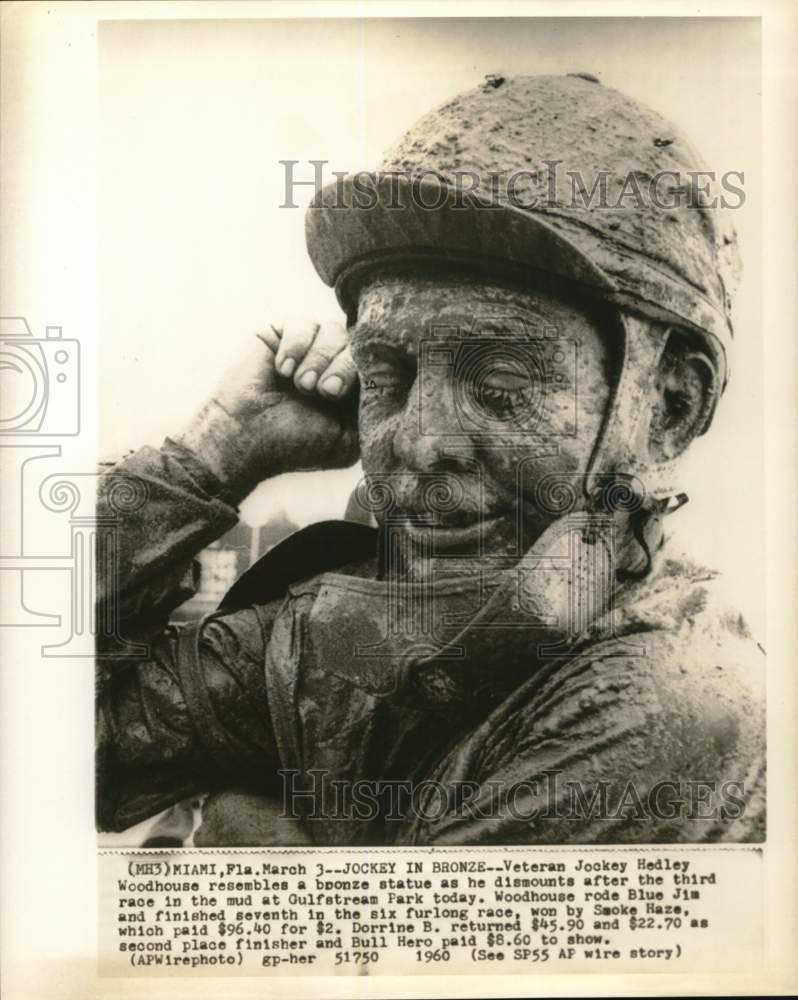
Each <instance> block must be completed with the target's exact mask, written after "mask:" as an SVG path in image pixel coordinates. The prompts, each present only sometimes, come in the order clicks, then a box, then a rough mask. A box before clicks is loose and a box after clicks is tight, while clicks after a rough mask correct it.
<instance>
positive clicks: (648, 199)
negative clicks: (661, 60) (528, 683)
mask: <svg viewBox="0 0 798 1000" xmlns="http://www.w3.org/2000/svg"><path fill="white" fill-rule="evenodd" d="M702 175H703V176H702ZM366 176H367V177H370V178H371V181H370V184H366V183H365V181H364V176H363V175H357V174H356V175H349V176H347V177H345V178H339V180H338V181H337V182H335V183H333V184H330V185H328V186H327V187H325V188H322V189H321V190H320V191H319V192H318V193H317V195H316V197H315V198H314V200H313V202H312V203H311V206H310V207H309V209H308V212H307V215H306V238H307V246H308V250H309V253H310V256H311V259H312V261H313V263H314V265H315V267H316V270H317V272H318V273H319V275H320V276H321V278H322V279H323V280H324V281H325V282H326V283H327V284H329V285H332V286H334V287H335V289H336V293H337V295H338V298H339V301H340V302H341V305H342V306H343V308H344V309H345V311H347V312H349V313H351V311H352V308H353V305H354V303H355V301H356V299H355V296H356V290H357V284H358V280H359V279H360V277H361V276H362V275H363V273H364V272H366V271H368V270H371V269H373V268H375V267H377V266H380V265H383V264H385V263H386V262H390V261H392V260H395V259H398V258H402V257H407V256H419V255H429V256H437V257H440V256H443V257H453V258H455V259H463V258H467V259H472V260H480V261H494V262H502V263H503V264H505V265H508V266H511V267H512V268H513V269H514V270H515V271H516V272H519V271H520V272H521V273H525V274H527V275H528V276H529V277H530V278H533V277H534V276H535V275H541V274H543V275H548V276H550V277H552V278H554V279H556V280H559V281H564V282H567V283H573V284H576V285H578V286H579V287H580V288H581V289H583V290H585V291H586V292H588V293H589V294H592V295H594V296H598V297H600V298H601V299H603V300H604V301H606V302H608V303H610V304H612V305H614V306H615V307H616V310H617V315H618V317H619V319H620V322H621V326H622V336H623V338H624V350H623V352H622V355H623V360H622V364H621V371H620V375H619V379H618V383H617V385H616V386H615V391H614V396H613V403H612V405H611V406H610V408H609V411H608V413H607V416H606V419H605V426H604V430H603V432H602V435H601V436H600V441H599V442H598V444H597V447H596V452H595V453H594V457H593V461H592V463H591V471H594V472H595V471H601V472H602V473H604V474H606V473H607V472H608V471H613V472H616V473H619V474H624V475H636V474H645V482H646V488H647V491H648V492H649V493H653V494H654V495H655V496H660V497H662V496H669V495H672V493H673V492H674V486H673V484H672V483H671V482H670V479H671V466H670V465H669V464H667V463H666V464H665V465H662V464H660V465H657V466H656V468H655V467H654V465H653V464H652V462H651V461H650V460H649V459H648V458H646V457H645V456H643V457H641V455H642V453H643V451H645V450H647V449H644V448H643V446H642V442H641V440H640V439H641V435H642V434H643V433H647V427H643V426H642V424H641V411H642V410H643V409H644V408H643V407H640V405H639V402H640V399H641V398H642V397H641V393H646V392H647V391H648V380H649V379H650V378H651V377H652V376H653V373H654V372H655V371H656V366H657V362H658V360H659V354H661V352H662V351H663V350H664V346H665V340H666V335H667V333H668V332H669V331H670V330H672V329H674V328H677V329H681V330H686V331H691V332H692V333H693V334H694V335H696V336H698V337H699V338H701V340H702V341H703V344H704V346H705V347H706V349H707V353H708V354H709V355H710V357H711V359H712V360H713V363H714V365H715V369H716V372H717V374H718V381H719V383H720V385H721V386H722V385H724V384H725V381H726V378H727V354H728V350H729V347H730V344H731V336H732V322H731V306H732V296H733V292H734V289H735V286H736V282H737V278H738V276H739V259H738V255H737V245H736V237H735V234H734V231H733V230H732V229H731V227H730V226H729V225H728V223H727V221H726V219H725V216H724V214H723V213H722V212H720V211H719V210H718V209H717V208H716V207H715V204H716V203H715V201H714V200H713V199H711V198H710V197H708V196H707V192H706V184H707V179H708V177H711V175H709V174H708V172H707V171H705V170H704V167H703V164H702V162H701V160H700V159H699V157H698V155H697V154H696V153H695V151H694V150H693V149H692V147H691V146H690V145H689V143H688V142H687V141H686V140H684V139H683V138H682V137H680V136H679V134H678V133H677V131H676V130H675V129H674V128H673V126H672V125H671V124H669V123H668V122H667V121H666V120H665V119H663V118H662V117H661V116H660V115H658V114H657V113H655V112H653V111H651V110H649V109H648V108H645V107H643V106H642V105H640V104H639V103H637V102H636V101H632V100H631V99H629V98H627V97H625V96H624V95H622V94H620V93H618V92H617V91H615V90H611V89H609V88H605V87H603V86H602V85H601V84H599V83H598V81H597V80H596V79H595V77H591V76H589V75H588V74H570V75H567V76H537V77H516V78H512V79H505V78H503V77H501V76H489V77H487V78H486V81H485V83H484V84H483V85H482V86H480V87H477V88H475V89H474V90H470V91H468V92H466V93H464V94H461V95H459V96H457V97H455V98H454V99H453V100H451V101H449V102H447V103H446V104H444V105H443V106H441V107H440V108H438V109H437V110H435V111H432V112H431V113H430V114H428V115H426V116H424V117H423V118H422V119H421V120H420V121H419V122H418V123H417V124H416V125H415V126H413V128H411V129H410V131H409V132H408V133H407V134H406V135H405V136H404V137H403V138H402V139H401V140H400V141H399V142H398V143H397V144H396V145H395V146H394V147H393V148H392V149H391V150H389V151H388V153H387V154H386V156H385V158H384V161H383V163H382V164H381V166H380V168H379V170H378V172H377V174H376V175H366ZM709 417H710V418H711V413H710V414H709ZM708 424H709V419H708V420H707V422H706V425H705V426H708Z"/></svg>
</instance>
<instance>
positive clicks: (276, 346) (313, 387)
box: [257, 321, 357, 399]
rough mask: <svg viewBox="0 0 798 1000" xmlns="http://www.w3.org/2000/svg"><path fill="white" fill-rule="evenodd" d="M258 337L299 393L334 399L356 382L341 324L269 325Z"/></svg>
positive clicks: (355, 373)
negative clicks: (271, 352) (317, 394)
mask: <svg viewBox="0 0 798 1000" xmlns="http://www.w3.org/2000/svg"><path fill="white" fill-rule="evenodd" d="M257 337H258V338H259V339H260V340H261V341H262V342H263V343H264V344H265V345H266V346H267V347H269V348H270V349H271V350H272V351H273V352H274V355H275V367H276V369H277V371H278V372H279V374H280V375H282V376H283V377H284V378H291V377H293V381H294V385H295V386H296V387H297V389H299V390H300V391H301V392H305V393H311V392H315V391H318V392H319V393H320V394H321V395H323V396H327V397H328V398H331V399H335V398H339V397H341V396H344V395H346V393H347V392H349V390H350V389H351V388H352V386H353V384H354V382H355V379H356V377H357V372H356V369H355V364H354V362H353V360H352V355H351V354H350V352H349V348H348V347H347V339H346V329H345V327H344V326H343V325H342V324H340V323H325V324H324V325H323V326H319V324H318V323H313V322H309V321H305V322H295V323H290V324H286V325H285V326H283V325H281V324H272V325H271V326H270V327H269V328H267V329H266V330H262V331H260V332H258V334H257Z"/></svg>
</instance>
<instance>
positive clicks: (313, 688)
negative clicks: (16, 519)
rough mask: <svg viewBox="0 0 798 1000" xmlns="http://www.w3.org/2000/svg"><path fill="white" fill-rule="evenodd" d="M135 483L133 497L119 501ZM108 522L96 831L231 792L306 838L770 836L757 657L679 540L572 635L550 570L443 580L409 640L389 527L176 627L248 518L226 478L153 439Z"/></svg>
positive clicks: (271, 557)
mask: <svg viewBox="0 0 798 1000" xmlns="http://www.w3.org/2000/svg"><path fill="white" fill-rule="evenodd" d="M128 482H135V484H136V488H137V489H138V490H139V491H140V492H141V491H143V493H142V495H143V496H145V497H146V501H145V502H142V503H138V504H135V503H127V504H121V505H120V504H119V503H118V502H116V501H115V500H114V496H115V495H116V496H118V495H119V489H118V487H119V486H120V484H125V483H128ZM122 492H123V494H124V492H125V491H124V488H123V490H122ZM99 513H100V515H101V517H105V518H106V519H107V521H106V523H108V524H113V525H114V536H113V537H114V542H113V544H112V546H111V547H112V549H113V550H114V553H115V554H114V557H113V558H108V559H104V560H103V561H102V563H101V565H99V566H98V586H99V593H100V613H101V615H104V616H105V619H106V620H107V621H111V620H115V621H116V622H117V626H116V628H115V629H107V630H106V631H108V632H114V631H115V632H116V637H115V638H108V637H107V636H106V637H105V638H103V639H101V640H100V641H99V646H98V653H99V654H100V656H101V659H100V660H99V663H100V667H99V670H98V674H99V676H98V722H97V738H98V794H97V806H98V822H99V825H100V827H101V828H103V829H111V830H121V829H124V828H126V827H128V826H130V825H132V824H134V823H136V822H138V821H140V820H142V819H144V818H146V817H147V816H150V815H153V814H154V813H156V812H158V811H159V810H161V809H164V808H165V807H167V806H168V805H170V804H172V803H174V802H176V801H178V800H180V799H182V798H185V797H187V796H189V795H194V794H198V793H203V792H210V793H214V792H219V791H223V790H225V789H233V788H235V789H241V790H244V791H245V792H246V793H247V795H249V796H250V797H251V796H259V797H262V800H263V801H264V802H266V801H267V800H270V801H271V802H275V801H280V802H281V803H282V804H283V805H282V806H281V808H285V805H284V804H285V803H288V808H289V811H292V812H293V813H294V814H295V815H298V816H299V817H300V821H301V825H302V828H303V829H304V831H305V832H306V835H307V837H308V838H309V840H310V841H312V842H315V843H319V844H348V843H352V844H356V843H396V844H400V843H410V844H478V843H489V842H492V843H503V844H511V843H622V842H637V843H646V842H648V843H650V842H656V841H660V842H678V841H702V840H720V839H722V840H736V841H740V840H746V841H751V840H761V839H763V836H764V718H763V706H764V695H763V668H764V656H763V653H762V651H761V647H758V644H757V643H756V642H755V641H754V640H753V638H752V637H751V635H750V632H749V629H748V627H747V625H746V623H745V621H744V620H743V618H742V617H741V616H740V615H739V614H736V613H734V612H732V611H730V610H729V609H728V608H727V607H726V606H725V605H724V604H723V602H722V600H721V598H720V597H719V593H718V591H719V581H718V579H717V576H716V574H714V573H713V572H711V571H708V570H706V569H704V568H702V567H699V566H696V565H694V564H693V563H691V562H690V561H688V560H687V559H685V558H683V557H682V556H680V555H678V554H677V553H675V552H674V551H672V546H671V543H670V542H666V543H664V544H662V545H661V546H660V547H659V550H658V551H657V552H656V554H655V556H654V559H653V564H652V566H651V569H650V571H649V572H648V573H647V574H646V575H645V577H644V578H643V579H641V580H637V581H634V580H630V581H627V582H625V583H622V584H620V585H616V584H613V589H612V595H611V597H612V613H611V615H608V614H607V608H606V603H602V604H601V607H596V608H594V609H593V611H592V612H591V614H589V615H588V616H587V618H586V620H585V621H584V623H583V624H584V627H583V628H581V629H580V630H578V633H577V634H572V633H573V630H571V633H569V635H568V636H564V635H562V634H561V633H560V632H558V625H557V621H556V620H555V619H556V615H554V616H552V615H547V614H546V611H547V608H546V594H547V587H549V585H550V583H551V580H552V579H554V577H556V576H558V574H560V573H561V570H562V566H560V565H559V564H558V563H557V561H556V559H552V558H550V553H549V555H548V556H547V558H546V559H542V558H538V559H537V562H535V558H533V559H532V562H531V563H530V565H533V566H534V568H535V570H536V572H537V575H536V576H535V575H534V574H533V575H532V576H531V577H530V579H532V580H533V585H532V592H531V596H530V593H528V592H525V590H524V586H523V585H522V586H521V587H520V589H519V586H518V583H517V575H515V576H514V575H512V574H509V575H507V576H506V578H500V579H498V580H491V581H489V582H488V584H485V583H484V581H483V582H473V581H471V582H469V581H457V580H455V581H450V582H448V583H445V584H442V585H441V586H440V587H438V588H437V590H436V591H435V594H434V597H435V600H432V601H431V602H429V603H430V608H429V610H428V614H427V618H426V619H425V621H424V622H423V627H422V628H421V632H419V628H418V627H415V628H411V629H409V630H408V629H407V628H405V627H404V625H403V624H402V623H405V624H406V622H407V620H408V619H413V615H414V614H418V613H419V612H418V609H417V608H416V606H415V605H413V607H414V608H415V611H411V612H408V611H407V608H405V609H404V611H405V614H404V616H403V613H402V605H403V603H404V604H407V602H408V601H409V600H410V601H411V603H412V600H411V598H410V597H408V595H407V594H406V593H403V592H402V591H401V590H397V589H396V587H395V586H394V585H392V584H391V583H390V581H386V580H381V579H379V568H378V559H377V556H376V554H375V553H377V550H378V536H377V532H376V531H374V530H373V529H370V528H367V527H364V526H361V525H355V524H349V523H346V522H325V523H323V524H320V525H313V526H311V527H310V528H307V529H305V530H304V531H301V532H298V533H297V534H295V535H293V536H291V537H290V538H289V539H287V540H286V541H284V542H283V543H281V545H279V546H277V547H276V548H275V549H273V550H272V551H271V552H270V553H269V554H268V555H267V556H265V557H264V558H263V559H262V560H261V561H260V562H259V563H257V564H256V565H255V566H253V567H252V568H251V569H250V570H248V571H247V573H245V574H244V576H243V577H241V579H240V580H239V581H238V583H237V584H236V585H235V586H234V587H233V589H232V590H231V592H230V593H229V594H228V596H227V598H225V600H224V601H223V603H222V605H221V607H220V609H219V610H218V611H217V612H216V613H214V614H212V615H210V616H208V617H206V618H205V619H203V620H202V621H200V622H196V623H189V624H170V623H169V617H170V614H171V612H172V611H173V610H174V608H175V607H176V606H177V605H178V604H180V603H181V602H182V601H184V600H186V599H187V598H188V597H189V596H191V594H192V593H194V592H195V590H196V583H197V579H196V568H195V567H194V568H193V560H194V557H195V556H196V554H197V553H198V552H199V550H200V549H202V548H203V547H204V546H206V545H208V544H209V543H210V542H212V541H213V540H215V539H216V538H218V537H219V536H221V535H222V534H223V533H224V532H225V531H227V530H229V528H230V527H232V526H233V524H235V522H236V512H235V510H234V509H233V507H232V506H231V505H230V504H229V503H228V502H227V500H226V499H225V496H224V493H223V490H222V488H221V486H220V484H219V483H218V482H217V481H216V480H215V479H214V477H213V476H212V475H210V474H209V472H208V471H207V470H206V469H205V468H204V467H203V466H202V464H201V463H200V462H199V461H198V460H197V458H196V457H195V456H193V455H192V453H190V452H188V451H186V450H184V449H182V448H180V447H178V446H177V445H175V444H174V443H171V442H169V441H167V442H166V443H165V445H164V447H163V448H162V449H161V450H160V451H156V450H154V449H151V448H145V449H143V450H141V451H140V452H138V453H136V454H135V455H133V456H131V457H130V458H128V459H127V460H125V461H124V462H122V463H120V464H119V465H117V466H116V467H114V468H113V470H112V471H111V472H110V473H109V474H108V475H107V476H106V477H105V480H104V488H103V489H102V490H101V495H100V499H99ZM528 556H529V554H528ZM532 556H533V557H535V547H533V550H532ZM585 583H586V581H585V580H584V579H582V580H581V582H580V580H577V581H576V583H573V581H572V584H570V585H569V586H577V587H579V586H581V587H582V588H583V589H584V587H585ZM536 588H537V589H536ZM560 589H562V588H560ZM414 599H415V598H413V600H414ZM530 608H531V609H532V612H530V611H529V609H530ZM414 620H415V621H416V626H417V625H418V621H417V618H416V619H414ZM397 623H399V624H397ZM123 641H124V642H123ZM124 643H126V644H127V645H124ZM130 643H137V644H138V648H137V649H136V650H134V651H133V652H134V653H135V655H132V653H131V646H130ZM254 801H256V802H257V801H258V799H257V798H256V799H255V800H254ZM271 814H272V815H274V814H275V810H274V809H272V811H271ZM265 815H266V813H265V812H264V817H265ZM264 822H266V820H265V819H264ZM270 822H271V821H270ZM255 823H256V825H257V816H256V820H255ZM270 837H271V839H270V841H268V842H274V837H273V836H272V835H270ZM222 839H223V838H222ZM276 839H277V841H279V839H280V838H279V834H278V835H277V838H276ZM233 840H235V835H234V836H233ZM253 842H258V838H257V835H256V836H255V837H254V838H253ZM262 842H267V841H266V840H264V841H262ZM285 842H287V843H290V842H292V841H291V838H290V836H289V835H287V838H286V841H285ZM294 842H295V841H294Z"/></svg>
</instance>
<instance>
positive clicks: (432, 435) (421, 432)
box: [393, 378, 474, 472]
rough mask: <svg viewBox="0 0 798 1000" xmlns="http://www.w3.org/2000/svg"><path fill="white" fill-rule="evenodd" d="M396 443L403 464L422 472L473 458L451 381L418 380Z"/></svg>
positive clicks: (406, 403) (396, 451) (396, 449)
mask: <svg viewBox="0 0 798 1000" xmlns="http://www.w3.org/2000/svg"><path fill="white" fill-rule="evenodd" d="M393 447H394V454H395V455H396V457H397V458H398V459H399V461H400V462H401V463H402V464H403V465H405V466H406V467H407V468H409V469H416V470H418V471H420V472H423V471H426V470H432V469H440V468H441V467H442V466H450V465H454V466H459V465H461V464H462V460H463V459H468V458H473V455H474V452H473V447H472V444H471V441H470V440H469V438H468V436H467V435H466V434H465V432H464V430H463V428H462V426H461V421H460V420H459V419H458V411H457V403H456V400H455V398H454V393H453V391H452V387H451V385H448V384H447V383H446V382H445V381H444V380H443V379H440V380H438V379H436V380H434V381H431V380H430V379H426V380H423V381H422V379H420V378H417V379H416V380H415V382H414V383H413V386H412V388H411V389H410V392H409V393H408V395H407V400H406V402H405V408H404V410H403V412H402V416H401V420H400V422H399V425H398V427H397V428H396V434H395V436H394V443H393Z"/></svg>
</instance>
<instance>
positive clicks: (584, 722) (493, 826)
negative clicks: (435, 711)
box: [404, 634, 764, 846]
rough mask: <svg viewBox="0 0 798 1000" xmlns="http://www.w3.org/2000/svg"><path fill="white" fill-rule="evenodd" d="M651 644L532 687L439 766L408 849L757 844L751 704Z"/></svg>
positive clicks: (755, 729)
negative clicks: (714, 842) (631, 654)
mask: <svg viewBox="0 0 798 1000" xmlns="http://www.w3.org/2000/svg"><path fill="white" fill-rule="evenodd" d="M646 640H647V641H646V646H647V648H646V655H645V656H643V657H639V658H630V657H626V656H619V655H613V652H612V651H611V650H604V651H602V650H600V649H597V650H596V651H595V652H594V653H593V654H592V655H590V656H589V657H584V658H581V659H580V660H578V661H576V662H573V663H570V664H568V665H567V666H564V667H555V668H550V669H549V670H548V671H542V672H541V673H542V675H543V676H540V677H536V678H534V679H533V680H531V681H529V682H527V683H526V684H525V685H524V686H523V687H522V688H521V689H519V691H518V692H516V693H515V694H514V695H513V696H512V697H511V698H510V699H508V700H507V701H506V702H505V703H503V704H502V705H501V706H499V708H498V709H497V710H496V711H494V712H493V713H492V714H491V715H490V716H489V717H488V719H487V720H486V722H485V723H484V724H483V725H481V726H480V727H479V728H478V729H477V730H475V731H474V732H473V733H472V734H470V735H469V736H468V737H467V738H466V739H465V740H463V741H462V742H461V743H460V744H459V745H458V746H457V747H456V748H455V749H454V751H453V752H451V753H450V754H449V756H448V757H447V759H446V760H445V761H444V762H443V763H442V765H441V766H440V768H439V769H438V771H437V774H435V775H433V776H432V777H433V779H434V780H433V781H432V783H431V785H430V796H429V799H428V803H427V805H426V806H425V804H424V802H423V801H421V802H420V807H419V808H418V809H417V810H416V815H414V816H413V817H411V818H410V820H409V823H408V824H407V828H406V830H405V834H404V837H405V839H408V840H410V841H411V842H414V843H423V844H430V845H441V846H454V845H460V844H472V845H473V844H569V843H572V844H599V843H613V844H621V843H679V842H697V841H706V840H721V839H722V840H726V841H728V840H755V839H761V838H760V835H759V833H758V832H757V831H758V830H759V829H760V817H759V816H758V815H757V812H758V809H759V805H758V803H759V802H760V799H761V794H760V790H761V785H762V781H763V761H764V748H763V746H762V740H761V736H760V734H759V729H760V727H759V721H760V720H759V719H758V718H757V711H756V709H755V706H754V703H753V702H752V701H748V702H746V698H745V697H742V696H741V695H740V691H739V690H737V689H735V687H734V686H732V685H730V684H728V678H727V679H726V680H725V681H724V675H723V674H722V673H720V672H719V668H717V667H716V666H715V665H714V663H712V662H710V663H709V664H708V665H707V666H706V667H703V666H700V665H699V666H697V667H696V666H695V664H694V663H693V662H690V659H689V658H688V657H687V656H685V657H684V658H682V657H681V656H680V652H681V651H680V650H678V649H674V648H673V647H672V644H671V643H670V641H669V640H668V639H667V638H666V637H657V636H655V635H652V634H649V635H648V636H647V637H646ZM693 659H695V658H693ZM713 675H716V677H717V679H716V677H715V676H713ZM441 803H445V804H444V805H441Z"/></svg>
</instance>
